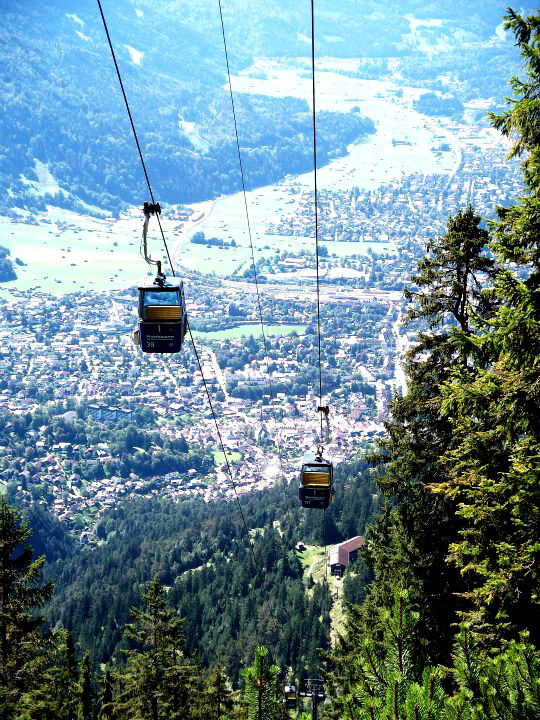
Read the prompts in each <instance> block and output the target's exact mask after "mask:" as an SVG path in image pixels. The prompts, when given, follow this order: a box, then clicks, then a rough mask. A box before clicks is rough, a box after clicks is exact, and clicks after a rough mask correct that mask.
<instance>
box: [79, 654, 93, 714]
mask: <svg viewBox="0 0 540 720" xmlns="http://www.w3.org/2000/svg"><path fill="white" fill-rule="evenodd" d="M79 694H80V699H79V712H78V716H77V720H92V718H93V710H94V689H93V687H92V670H91V667H90V653H89V652H88V650H86V651H85V653H84V655H83V659H82V663H81V672H80V684H79Z"/></svg>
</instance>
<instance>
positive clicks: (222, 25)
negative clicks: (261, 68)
mask: <svg viewBox="0 0 540 720" xmlns="http://www.w3.org/2000/svg"><path fill="white" fill-rule="evenodd" d="M218 5H219V18H220V21H221V35H222V37H223V49H224V51H225V63H226V67H227V80H228V85H229V95H230V98H231V109H232V116H233V122H234V134H235V138H236V151H237V154H238V165H239V168H240V178H241V181H242V195H243V198H244V209H245V213H246V224H247V230H248V237H249V246H250V248H251V264H252V267H253V276H254V279H255V290H256V293H257V308H258V312H259V321H260V325H261V335H262V341H263V347H264V356H265V360H266V374H267V375H268V386H269V391H270V397H271V399H272V404H273V402H274V397H275V396H274V387H273V383H272V378H271V375H270V355H269V352H268V342H267V338H266V333H265V330H264V321H263V313H262V303H261V295H260V292H259V278H258V274H257V267H256V264H255V250H254V248H253V235H252V232H251V222H250V218H249V209H248V202H247V193H246V183H245V177H244V166H243V163H242V153H241V150H240V140H239V136H238V123H237V120H236V107H235V104H234V94H233V89H232V82H231V71H230V66H229V52H228V49H227V38H226V34H225V24H224V22H223V10H222V7H221V0H218ZM261 402H262V400H261ZM274 417H275V415H274ZM276 447H277V451H278V458H279V464H280V469H281V475H282V476H283V477H285V472H284V469H283V458H282V453H281V447H280V443H279V440H278V433H277V430H276ZM287 517H288V519H289V522H290V520H291V515H290V510H289V501H288V499H287Z"/></svg>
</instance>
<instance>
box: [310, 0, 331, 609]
mask: <svg viewBox="0 0 540 720" xmlns="http://www.w3.org/2000/svg"><path fill="white" fill-rule="evenodd" d="M311 95H312V103H313V107H312V119H313V189H314V194H315V203H314V207H315V262H316V271H317V344H318V360H319V413H320V416H321V443H322V441H323V416H324V415H325V413H324V412H323V382H322V362H321V298H320V277H319V207H318V205H319V198H318V189H317V119H316V106H315V7H314V0H311ZM326 412H327V413H328V410H327V411H326ZM326 418H327V421H328V415H327V414H326ZM323 539H324V571H325V579H326V592H327V595H328V600H329V601H330V585H329V584H328V559H327V557H326V509H324V510H323Z"/></svg>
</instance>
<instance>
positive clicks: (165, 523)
mask: <svg viewBox="0 0 540 720" xmlns="http://www.w3.org/2000/svg"><path fill="white" fill-rule="evenodd" d="M345 486H346V487H345ZM337 487H338V489H339V492H338V499H337V501H336V503H335V504H334V505H333V506H332V507H331V508H330V509H329V510H328V511H327V513H326V540H327V543H328V544H333V543H335V542H339V541H341V540H345V539H347V538H348V537H352V536H354V535H359V534H362V533H363V532H364V530H365V526H366V523H367V522H368V520H369V519H370V517H371V516H372V514H373V512H374V510H376V509H377V503H378V499H377V494H376V489H375V484H374V481H373V480H372V479H371V472H370V470H369V468H367V466H366V463H365V461H360V462H358V463H356V464H354V465H352V466H347V467H346V466H344V467H342V468H340V470H339V471H338V474H337ZM296 495H297V490H296V486H295V485H291V486H290V487H284V486H282V485H280V486H278V487H275V488H272V489H270V490H267V491H265V492H262V493H255V494H252V495H248V496H244V497H242V498H241V506H242V510H243V512H244V515H245V517H246V519H247V522H248V528H249V529H250V538H251V540H252V543H253V544H252V546H251V544H250V542H249V541H248V538H247V537H246V531H245V527H244V525H243V522H242V517H241V515H240V514H239V511H238V508H237V506H236V503H227V504H225V505H222V504H221V503H219V504H216V503H210V504H205V503H204V502H202V501H199V502H185V503H181V504H179V505H177V504H174V503H172V502H169V501H163V502H160V501H138V502H131V503H126V504H125V505H123V506H122V507H120V508H118V509H115V510H111V511H110V512H109V513H107V514H106V515H105V516H104V518H103V520H102V523H101V527H102V530H100V531H99V534H102V535H104V536H105V541H104V542H103V543H102V544H101V545H100V546H99V547H97V548H92V549H84V548H80V547H79V546H74V545H73V544H68V546H67V549H66V544H65V543H66V541H65V540H64V539H63V532H62V527H61V525H57V529H56V532H55V533H51V527H50V521H49V522H44V521H43V520H41V519H40V518H41V517H42V514H41V513H39V512H38V511H34V514H33V515H31V516H30V520H31V522H32V526H33V527H34V528H35V531H34V538H33V542H34V543H35V544H36V549H37V550H38V551H39V550H42V548H44V547H50V546H51V540H50V538H51V537H54V536H56V537H57V538H58V539H57V544H58V549H57V550H56V549H55V550H54V551H52V552H49V555H48V559H49V566H48V569H47V571H46V576H47V577H48V578H51V579H54V581H55V585H56V586H55V593H54V596H53V598H52V600H51V602H50V603H49V605H48V607H47V610H46V615H45V616H46V618H47V620H48V621H49V623H50V624H51V625H55V624H60V625H62V626H63V627H65V628H66V629H68V630H69V631H70V632H71V633H72V635H73V637H74V639H75V640H76V641H77V642H79V643H80V646H81V647H85V648H88V649H89V650H90V652H91V655H92V659H93V660H95V661H98V662H104V661H105V662H107V661H109V660H110V659H111V658H112V656H113V655H115V654H116V657H117V658H118V657H120V656H119V654H118V647H117V646H118V643H120V641H121V638H122V634H123V628H124V625H125V623H126V622H127V620H128V618H129V609H130V607H131V606H133V605H136V604H138V603H139V600H140V596H141V592H142V591H143V590H144V588H145V587H146V585H147V583H148V582H149V581H150V579H151V578H152V576H153V575H154V574H155V573H158V575H159V577H160V580H161V582H162V583H163V584H164V585H166V586H168V587H170V588H171V589H170V591H169V600H170V601H171V603H172V604H173V606H174V607H175V608H177V609H178V610H179V611H180V615H181V616H182V617H184V618H185V630H186V637H187V648H188V649H189V651H190V652H192V653H194V655H195V656H196V657H199V658H200V659H201V660H202V661H203V662H204V664H205V665H209V664H211V663H215V662H217V661H219V662H221V663H223V664H224V665H225V666H226V667H227V670H228V672H229V674H230V676H231V677H232V678H234V680H235V681H236V680H238V675H239V672H240V669H241V668H242V667H243V666H245V664H246V663H247V662H248V661H249V659H250V658H251V656H252V654H253V649H254V647H255V646H256V644H257V643H259V644H260V643H261V642H266V643H267V644H268V645H269V647H271V648H272V656H273V658H274V660H275V661H277V662H279V663H280V665H281V666H282V667H287V666H291V667H292V668H293V669H294V672H295V673H302V672H314V671H315V670H316V668H317V663H318V656H317V649H318V648H319V647H324V646H327V644H328V617H327V612H328V609H329V607H328V597H327V591H326V590H325V589H324V587H323V586H317V588H316V590H315V591H312V592H310V593H308V594H307V595H306V588H305V578H304V571H303V568H302V566H301V564H300V561H299V559H298V554H297V553H296V552H295V545H296V543H297V542H298V541H300V540H301V541H304V542H306V543H313V544H316V545H322V544H323V542H324V531H323V516H322V513H320V512H313V513H311V514H306V513H305V512H304V511H302V510H301V508H299V506H298V501H297V497H296ZM374 496H375V497H374ZM38 521H39V522H38ZM43 530H44V531H45V532H46V534H47V537H44V536H43ZM291 608H294V611H291Z"/></svg>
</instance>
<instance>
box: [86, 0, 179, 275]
mask: <svg viewBox="0 0 540 720" xmlns="http://www.w3.org/2000/svg"><path fill="white" fill-rule="evenodd" d="M97 4H98V7H99V12H100V14H101V19H102V21H103V27H104V28H105V33H106V35H107V41H108V43H109V48H110V50H111V55H112V59H113V62H114V67H115V68H116V74H117V76H118V82H119V83H120V89H121V90H122V96H123V98H124V102H125V104H126V110H127V113H128V116H129V122H130V123H131V129H132V131H133V137H134V138H135V143H136V144H137V150H138V152H139V158H140V160H141V165H142V169H143V172H144V177H145V178H146V184H147V185H148V192H149V193H150V197H151V198H152V204H153V205H155V204H156V201H155V199H154V193H153V192H152V186H151V184H150V178H149V177H148V172H147V170H146V163H145V162H144V157H143V154H142V150H141V145H140V143H139V137H138V135H137V130H136V129H135V123H134V122H133V116H132V114H131V109H130V107H129V102H128V99H127V95H126V91H125V89H124V83H123V82H122V75H121V74H120V68H119V67H118V62H117V61H116V54H115V52H114V48H113V44H112V41H111V36H110V35H109V28H108V27H107V21H106V20H105V15H104V13H103V8H102V7H101V0H97ZM156 217H157V221H158V225H159V229H160V231H161V237H162V239H163V245H164V246H165V251H166V253H167V259H168V260H169V265H170V268H171V272H172V274H173V277H176V276H175V272H174V265H173V264H172V260H171V256H170V254H169V247H168V245H167V241H166V240H165V233H164V232H163V228H162V227H161V220H160V219H159V213H156Z"/></svg>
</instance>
